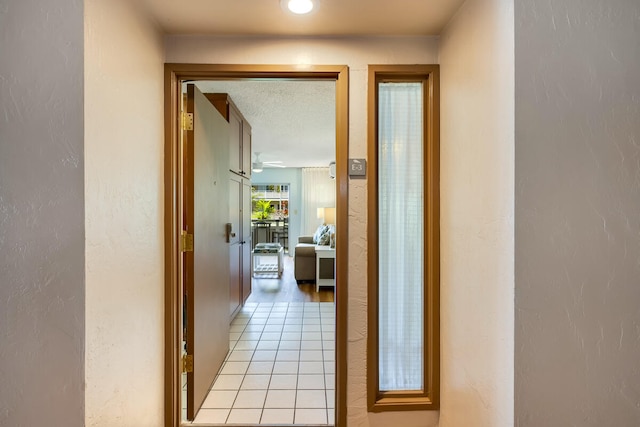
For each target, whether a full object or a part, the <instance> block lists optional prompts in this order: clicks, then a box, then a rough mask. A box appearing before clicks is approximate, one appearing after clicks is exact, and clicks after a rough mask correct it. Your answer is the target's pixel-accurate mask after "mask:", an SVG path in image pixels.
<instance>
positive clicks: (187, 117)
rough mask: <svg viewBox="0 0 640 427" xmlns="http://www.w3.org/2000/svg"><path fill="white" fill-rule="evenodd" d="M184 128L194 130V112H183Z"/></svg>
mask: <svg viewBox="0 0 640 427" xmlns="http://www.w3.org/2000/svg"><path fill="white" fill-rule="evenodd" d="M182 130H193V113H186V112H183V113H182Z"/></svg>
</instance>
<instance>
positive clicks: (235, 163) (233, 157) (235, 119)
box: [229, 105, 242, 175]
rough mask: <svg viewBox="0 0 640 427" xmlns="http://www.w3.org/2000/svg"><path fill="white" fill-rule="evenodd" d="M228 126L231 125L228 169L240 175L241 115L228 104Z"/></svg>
mask: <svg viewBox="0 0 640 427" xmlns="http://www.w3.org/2000/svg"><path fill="white" fill-rule="evenodd" d="M229 126H231V143H230V145H229V161H230V163H231V165H230V167H229V169H230V170H231V171H233V172H235V173H237V174H239V175H242V147H241V145H242V116H240V114H239V113H238V111H237V110H236V109H235V108H233V105H230V106H229Z"/></svg>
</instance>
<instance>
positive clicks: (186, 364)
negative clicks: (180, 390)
mask: <svg viewBox="0 0 640 427" xmlns="http://www.w3.org/2000/svg"><path fill="white" fill-rule="evenodd" d="M182 372H193V355H192V354H185V355H183V356H182Z"/></svg>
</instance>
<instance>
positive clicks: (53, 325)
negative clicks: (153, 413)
mask: <svg viewBox="0 0 640 427" xmlns="http://www.w3.org/2000/svg"><path fill="white" fill-rule="evenodd" d="M82 20H83V6H82V1H77V0H76V1H68V0H48V1H38V0H23V1H12V0H0V426H15V427H19V426H45V425H51V426H68V427H79V426H82V425H83V421H84V399H83V395H84V320H85V318H84V189H83V173H84V161H83V152H82V150H83V116H82V105H83V82H82V55H83V33H82V30H83V28H82Z"/></svg>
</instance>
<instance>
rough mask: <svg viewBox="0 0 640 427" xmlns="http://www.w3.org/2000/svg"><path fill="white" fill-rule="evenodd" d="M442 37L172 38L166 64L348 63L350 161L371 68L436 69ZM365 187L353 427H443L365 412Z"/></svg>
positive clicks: (355, 311)
mask: <svg viewBox="0 0 640 427" xmlns="http://www.w3.org/2000/svg"><path fill="white" fill-rule="evenodd" d="M437 49H438V39H437V38H427V37H415V38H408V37H391V38H351V39H341V38H335V39H332V38H322V39H277V38H233V37H224V38H213V37H190V36H170V37H167V38H166V58H167V62H197V63H226V64H316V65H319V64H333V65H343V64H344V65H348V66H349V73H350V81H349V144H350V145H349V156H350V157H360V158H365V157H366V154H367V149H366V141H367V110H366V107H367V65H368V64H416V63H422V64H434V63H436V62H437V59H438V58H437V53H438V51H437ZM366 214H367V212H366V181H364V180H353V181H350V183H349V239H350V242H349V267H350V268H349V348H348V363H349V372H348V385H347V388H348V390H347V406H348V423H349V425H350V426H388V425H389V423H390V421H391V420H392V421H393V423H394V424H396V425H402V426H406V427H411V426H425V425H427V424H428V425H436V424H437V416H438V413H437V412H433V413H425V412H403V413H394V414H370V413H368V412H367V408H366V366H365V365H364V364H363V363H362V361H363V360H366V344H367V319H366V301H367V289H366V270H367V265H366V256H367V254H366V245H367V243H366V239H365V235H366Z"/></svg>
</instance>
